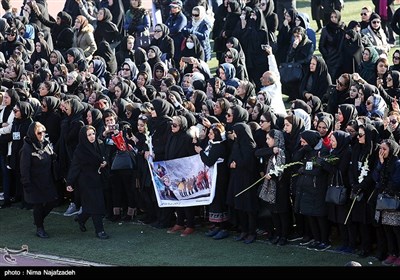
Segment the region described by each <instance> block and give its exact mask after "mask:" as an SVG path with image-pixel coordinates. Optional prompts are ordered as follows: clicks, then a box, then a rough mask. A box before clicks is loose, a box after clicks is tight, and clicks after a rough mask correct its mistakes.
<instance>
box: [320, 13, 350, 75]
mask: <svg viewBox="0 0 400 280" xmlns="http://www.w3.org/2000/svg"><path fill="white" fill-rule="evenodd" d="M340 20H341V14H340V12H339V11H337V10H334V11H332V12H331V14H330V20H329V22H328V24H327V25H326V26H325V27H323V28H322V31H321V38H320V40H319V50H320V52H321V54H322V57H323V58H324V60H325V61H326V64H327V66H328V69H329V73H330V74H331V77H332V80H333V81H336V79H337V78H338V77H339V76H340V75H341V74H342V73H341V71H340V67H341V63H342V53H341V46H342V41H343V39H344V30H343V28H342V23H341V22H340Z"/></svg>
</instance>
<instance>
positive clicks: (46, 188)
mask: <svg viewBox="0 0 400 280" xmlns="http://www.w3.org/2000/svg"><path fill="white" fill-rule="evenodd" d="M45 133H46V128H45V127H44V126H43V125H42V124H41V123H39V122H34V123H32V124H31V125H30V126H29V128H28V132H27V134H26V137H25V138H24V145H23V147H22V149H21V151H20V170H21V183H22V185H23V188H24V198H25V200H26V202H28V203H31V204H33V219H34V224H35V225H36V228H37V229H36V235H37V236H38V237H40V238H48V237H49V235H48V234H47V232H46V231H45V230H44V225H43V224H44V219H45V218H46V217H47V215H48V214H49V213H50V211H51V210H52V209H53V207H54V206H55V205H56V200H57V190H56V187H55V185H54V179H53V176H52V154H53V148H52V147H51V143H50V142H49V141H48V140H47V139H46V138H45Z"/></svg>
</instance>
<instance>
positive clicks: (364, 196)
mask: <svg viewBox="0 0 400 280" xmlns="http://www.w3.org/2000/svg"><path fill="white" fill-rule="evenodd" d="M357 139H358V142H357V143H356V144H354V145H353V147H352V153H351V164H350V169H349V173H348V174H349V181H350V185H351V192H352V194H351V196H350V198H351V199H356V201H355V203H354V206H353V209H352V211H351V214H350V218H349V219H350V221H351V222H352V223H351V224H350V226H351V227H352V230H353V232H357V231H358V232H359V234H360V241H361V251H360V253H359V255H360V256H361V257H367V256H369V255H370V253H371V250H372V240H371V237H372V236H371V231H372V224H373V223H374V215H375V208H374V205H375V204H374V203H372V205H371V204H370V203H371V202H372V201H373V199H374V197H372V198H371V199H369V197H370V196H371V194H372V193H375V192H376V191H374V185H375V184H374V181H373V178H372V170H374V167H375V166H376V163H377V159H378V150H379V148H378V142H379V133H378V131H377V130H376V128H375V127H374V126H373V125H370V124H367V125H360V126H359V127H358V135H357ZM375 198H376V195H375ZM376 229H377V230H376V233H377V234H378V236H379V238H378V240H382V238H384V237H383V235H384V233H383V229H382V228H381V227H377V228H376ZM377 245H378V248H377V255H378V256H377V257H378V258H379V259H380V260H383V259H384V258H385V257H386V254H385V251H386V250H385V248H384V247H385V244H383V242H378V244H377Z"/></svg>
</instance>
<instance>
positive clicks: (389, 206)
mask: <svg viewBox="0 0 400 280" xmlns="http://www.w3.org/2000/svg"><path fill="white" fill-rule="evenodd" d="M398 209H400V198H399V197H398V196H391V195H389V194H387V193H380V194H378V197H377V199H376V210H398Z"/></svg>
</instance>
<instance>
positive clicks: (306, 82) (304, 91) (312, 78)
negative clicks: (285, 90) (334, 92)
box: [300, 55, 332, 101]
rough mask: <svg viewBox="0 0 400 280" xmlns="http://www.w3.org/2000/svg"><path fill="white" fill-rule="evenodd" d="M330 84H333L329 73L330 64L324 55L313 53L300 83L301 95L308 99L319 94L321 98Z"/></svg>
mask: <svg viewBox="0 0 400 280" xmlns="http://www.w3.org/2000/svg"><path fill="white" fill-rule="evenodd" d="M330 85H332V79H331V75H329V73H328V66H327V65H326V63H325V61H324V59H323V58H322V57H320V56H315V55H313V56H312V57H311V61H310V66H309V67H308V68H307V70H306V71H305V75H304V77H303V79H302V81H301V84H300V96H301V97H302V98H303V100H306V101H307V100H310V99H311V98H312V96H318V97H319V98H320V99H321V98H322V97H323V96H324V95H325V94H326V91H327V90H328V87H329V86H330Z"/></svg>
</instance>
